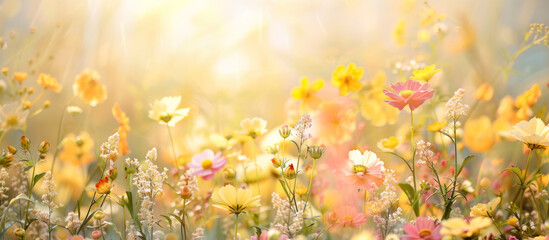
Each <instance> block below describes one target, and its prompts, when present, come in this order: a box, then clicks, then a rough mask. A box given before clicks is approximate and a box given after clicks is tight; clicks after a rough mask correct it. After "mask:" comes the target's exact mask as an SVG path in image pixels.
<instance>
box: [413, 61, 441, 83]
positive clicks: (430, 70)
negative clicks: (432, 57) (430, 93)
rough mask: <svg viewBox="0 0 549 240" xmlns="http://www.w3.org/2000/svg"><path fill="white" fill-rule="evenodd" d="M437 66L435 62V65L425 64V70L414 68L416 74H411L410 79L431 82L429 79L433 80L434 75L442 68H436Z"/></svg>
mask: <svg viewBox="0 0 549 240" xmlns="http://www.w3.org/2000/svg"><path fill="white" fill-rule="evenodd" d="M435 68H436V65H435V64H433V65H429V66H425V68H423V70H414V72H413V74H414V76H411V77H410V79H413V80H418V81H424V82H429V80H431V78H432V77H433V75H435V74H436V73H438V72H440V69H435Z"/></svg>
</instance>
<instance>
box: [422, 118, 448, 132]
mask: <svg viewBox="0 0 549 240" xmlns="http://www.w3.org/2000/svg"><path fill="white" fill-rule="evenodd" d="M444 127H446V121H444V122H441V121H435V122H433V123H431V124H430V125H429V126H427V131H429V132H438V131H440V130H441V129H443V128H444Z"/></svg>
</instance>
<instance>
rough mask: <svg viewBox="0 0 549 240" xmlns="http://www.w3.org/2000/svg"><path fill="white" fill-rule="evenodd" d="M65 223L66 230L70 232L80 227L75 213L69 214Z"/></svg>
mask: <svg viewBox="0 0 549 240" xmlns="http://www.w3.org/2000/svg"><path fill="white" fill-rule="evenodd" d="M65 221H66V222H67V228H68V229H71V230H76V229H78V228H79V227H80V225H82V221H81V220H80V217H78V213H75V212H70V213H69V214H68V215H67V218H66V219H65Z"/></svg>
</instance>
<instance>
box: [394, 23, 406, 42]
mask: <svg viewBox="0 0 549 240" xmlns="http://www.w3.org/2000/svg"><path fill="white" fill-rule="evenodd" d="M393 40H394V41H395V43H396V44H397V45H399V46H403V45H406V21H404V20H400V21H399V22H398V23H397V25H396V27H395V30H393Z"/></svg>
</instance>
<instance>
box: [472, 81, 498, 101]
mask: <svg viewBox="0 0 549 240" xmlns="http://www.w3.org/2000/svg"><path fill="white" fill-rule="evenodd" d="M493 96H494V87H492V85H490V84H489V83H483V84H482V85H480V87H478V89H477V92H476V93H475V98H476V99H478V100H480V101H484V102H488V101H490V99H492V97H493Z"/></svg>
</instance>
